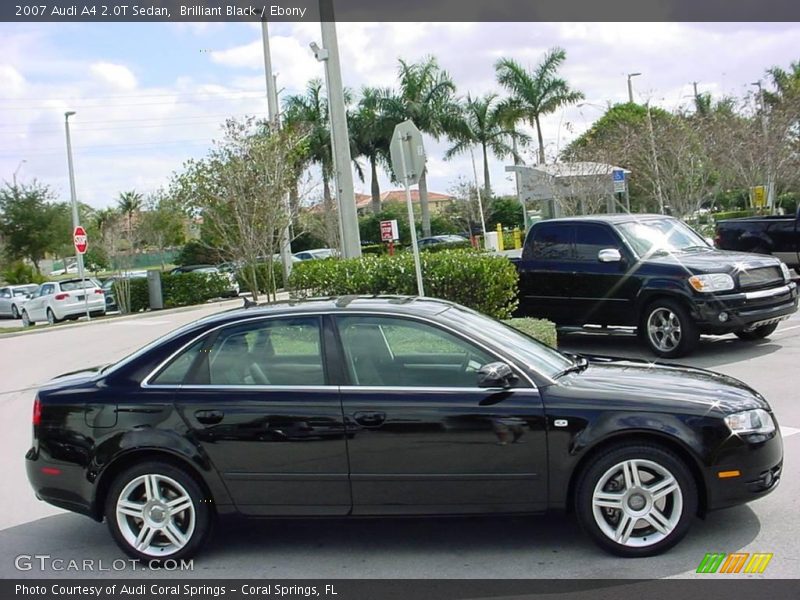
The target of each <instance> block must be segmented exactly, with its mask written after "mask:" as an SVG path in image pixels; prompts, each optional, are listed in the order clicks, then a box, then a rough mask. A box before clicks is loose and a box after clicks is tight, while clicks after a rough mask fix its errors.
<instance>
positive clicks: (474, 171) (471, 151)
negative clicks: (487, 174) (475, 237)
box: [469, 145, 486, 248]
mask: <svg viewBox="0 0 800 600" xmlns="http://www.w3.org/2000/svg"><path fill="white" fill-rule="evenodd" d="M469 154H470V156H471V157H472V176H473V177H474V178H475V193H476V194H477V195H478V212H480V213H481V229H482V230H483V247H484V248H485V247H486V219H484V217H483V202H482V201H481V186H480V185H479V184H478V169H477V167H476V166H475V152H474V149H473V146H471V145H470V147H469ZM470 235H472V232H470Z"/></svg>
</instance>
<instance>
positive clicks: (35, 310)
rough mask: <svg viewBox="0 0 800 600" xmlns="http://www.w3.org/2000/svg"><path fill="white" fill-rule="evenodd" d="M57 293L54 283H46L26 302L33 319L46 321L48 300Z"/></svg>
mask: <svg viewBox="0 0 800 600" xmlns="http://www.w3.org/2000/svg"><path fill="white" fill-rule="evenodd" d="M55 293H56V286H55V284H54V283H45V284H42V286H41V287H40V288H39V290H38V291H37V292H36V295H35V296H34V297H33V298H31V299H30V300H29V301H28V302H26V303H25V306H24V308H25V310H26V311H27V312H28V317H29V318H30V319H31V321H44V320H45V319H47V301H48V298H49V297H50V296H52V295H53V294H55Z"/></svg>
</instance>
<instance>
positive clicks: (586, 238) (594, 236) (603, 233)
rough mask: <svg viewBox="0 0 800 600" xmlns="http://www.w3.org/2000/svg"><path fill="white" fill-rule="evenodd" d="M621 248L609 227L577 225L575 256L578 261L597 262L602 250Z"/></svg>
mask: <svg viewBox="0 0 800 600" xmlns="http://www.w3.org/2000/svg"><path fill="white" fill-rule="evenodd" d="M619 247H620V244H619V241H618V240H617V238H616V237H614V234H613V233H612V232H611V231H610V230H609V229H608V228H607V227H603V226H601V225H577V226H576V228H575V254H576V258H577V259H578V260H586V261H592V262H597V255H598V253H599V252H600V250H604V249H606V248H617V249H619Z"/></svg>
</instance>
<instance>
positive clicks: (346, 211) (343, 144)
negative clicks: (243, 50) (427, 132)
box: [311, 0, 361, 258]
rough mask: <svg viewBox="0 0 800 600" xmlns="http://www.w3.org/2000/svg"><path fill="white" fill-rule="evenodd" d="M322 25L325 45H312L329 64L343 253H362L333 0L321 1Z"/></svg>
mask: <svg viewBox="0 0 800 600" xmlns="http://www.w3.org/2000/svg"><path fill="white" fill-rule="evenodd" d="M319 12H320V19H321V23H320V25H321V28H322V46H323V47H322V48H320V47H318V46H317V45H316V44H315V43H312V44H311V49H312V50H313V51H314V56H316V58H317V60H319V61H322V62H324V63H325V82H326V86H327V92H328V112H329V114H330V122H331V146H332V148H331V149H332V150H333V170H334V173H335V180H336V200H337V203H338V206H339V226H340V229H341V234H342V239H341V245H342V256H343V257H344V258H359V257H360V256H361V236H360V234H359V231H358V213H357V212H356V198H355V193H354V190H353V172H352V167H351V156H350V135H349V134H348V131H347V114H346V112H345V105H344V87H343V85H342V68H341V63H340V61H339V42H338V40H337V37H336V22H335V21H334V15H333V0H319Z"/></svg>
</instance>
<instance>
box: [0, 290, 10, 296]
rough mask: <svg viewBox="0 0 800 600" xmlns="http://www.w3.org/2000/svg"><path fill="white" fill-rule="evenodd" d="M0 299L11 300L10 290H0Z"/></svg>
mask: <svg viewBox="0 0 800 600" xmlns="http://www.w3.org/2000/svg"><path fill="white" fill-rule="evenodd" d="M0 298H11V290H9V288H3V289H0Z"/></svg>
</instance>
